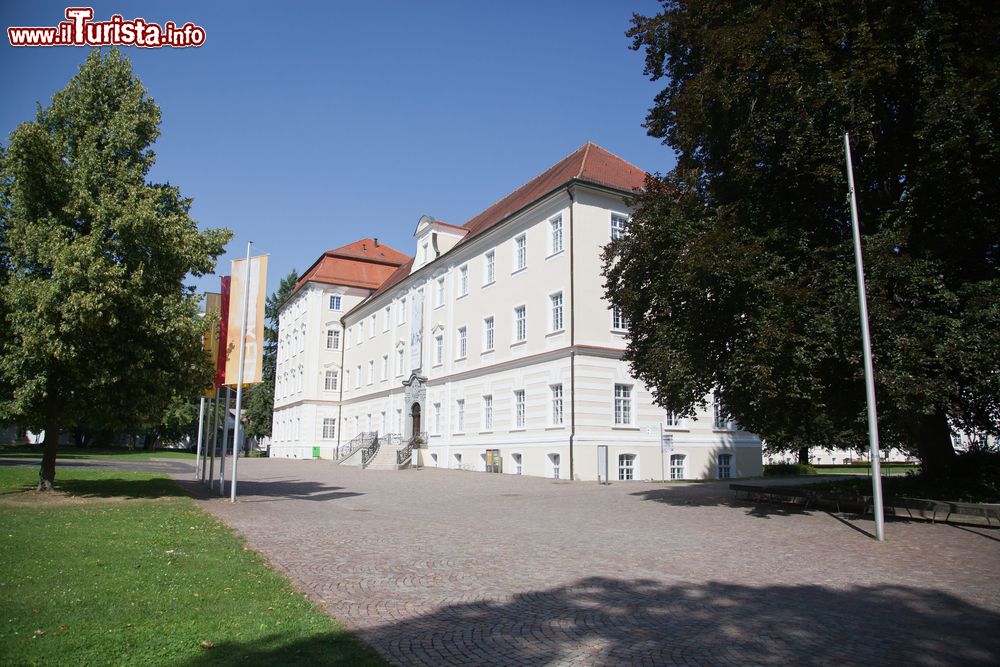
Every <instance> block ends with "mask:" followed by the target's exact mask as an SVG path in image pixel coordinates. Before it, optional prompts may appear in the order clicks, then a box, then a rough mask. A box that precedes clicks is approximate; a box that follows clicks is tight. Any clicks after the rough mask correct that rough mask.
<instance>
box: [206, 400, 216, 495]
mask: <svg viewBox="0 0 1000 667" xmlns="http://www.w3.org/2000/svg"><path fill="white" fill-rule="evenodd" d="M212 405H213V406H214V408H215V409H214V410H212V434H211V436H209V441H210V442H211V443H212V445H211V446H210V447H209V452H208V453H209V458H208V488H209V489H210V490H211V488H212V479H213V478H214V477H215V448H216V446H217V445H218V442H219V388H218V387H216V388H215V402H214V403H213V404H212Z"/></svg>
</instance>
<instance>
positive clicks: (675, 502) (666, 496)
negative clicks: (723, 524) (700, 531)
mask: <svg viewBox="0 0 1000 667" xmlns="http://www.w3.org/2000/svg"><path fill="white" fill-rule="evenodd" d="M630 495H633V496H638V497H640V498H642V499H643V500H651V501H654V502H658V503H665V504H667V505H672V506H674V507H735V508H741V509H744V510H746V514H747V516H753V517H757V518H760V519H770V518H771V517H781V516H797V515H802V514H809V513H810V511H809V510H807V509H806V508H805V507H804V506H803V505H801V504H797V503H770V502H763V501H755V500H748V499H746V498H739V497H737V496H736V495H735V493H734V492H733V491H730V490H729V486H728V485H722V484H713V485H712V486H708V485H705V486H702V487H690V486H687V485H684V486H680V485H678V486H668V487H666V488H662V489H645V490H642V491H636V492H634V493H632V494H630Z"/></svg>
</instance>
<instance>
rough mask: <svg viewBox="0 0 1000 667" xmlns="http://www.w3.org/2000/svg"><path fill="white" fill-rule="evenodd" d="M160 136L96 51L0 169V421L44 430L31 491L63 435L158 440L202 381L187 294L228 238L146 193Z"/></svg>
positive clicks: (140, 92)
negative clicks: (174, 406) (132, 433)
mask: <svg viewBox="0 0 1000 667" xmlns="http://www.w3.org/2000/svg"><path fill="white" fill-rule="evenodd" d="M159 123H160V110H159V107H157V105H156V104H155V103H154V102H153V100H152V99H151V98H150V97H149V96H148V95H147V93H146V90H145V88H143V86H142V84H141V83H140V81H139V80H138V79H137V78H136V77H135V76H134V75H133V74H132V68H131V64H130V63H129V61H128V59H127V58H125V57H124V56H123V55H121V53H120V52H119V51H117V50H115V49H111V50H109V51H107V52H105V53H103V54H102V53H101V52H100V51H98V50H94V51H92V52H91V53H90V54H89V56H88V57H87V60H86V62H85V63H84V64H83V65H82V66H81V67H80V70H79V72H78V74H77V75H76V76H74V77H73V79H72V80H71V81H70V82H69V84H68V85H67V86H66V87H65V88H63V89H62V90H60V91H59V92H57V93H56V94H55V95H54V96H53V98H52V103H51V105H50V106H49V107H47V108H39V111H38V113H37V116H36V118H35V120H34V121H32V122H25V123H22V124H21V125H19V126H18V127H17V128H16V129H15V130H14V132H13V133H12V134H11V136H10V140H9V144H8V146H7V148H6V150H5V152H4V155H3V156H2V163H0V239H2V244H0V266H2V267H3V271H4V275H3V283H2V285H0V316H2V317H3V328H4V337H3V339H2V341H0V388H2V389H3V394H2V395H0V413H2V415H0V416H3V417H6V418H16V419H18V420H20V421H23V422H24V423H26V424H27V425H29V426H32V427H34V428H38V427H43V428H45V431H46V442H45V455H44V458H43V463H42V469H41V483H40V488H51V484H52V480H53V479H54V477H55V456H56V443H57V442H58V437H59V432H60V430H61V429H62V428H63V427H69V426H73V425H76V424H78V423H80V422H81V421H86V422H87V423H88V424H91V425H96V426H101V427H109V428H128V427H135V426H140V427H141V426H144V425H145V426H151V425H154V424H157V423H159V422H160V421H161V418H162V417H163V415H164V412H165V411H166V410H167V407H168V405H170V403H171V402H172V401H173V400H174V399H175V398H176V396H178V395H180V396H190V397H192V398H193V397H195V396H197V395H198V393H199V392H200V390H201V389H202V388H203V387H205V386H208V384H209V383H210V379H211V363H210V360H208V359H207V356H206V355H205V353H204V352H203V351H202V346H201V340H202V335H203V333H204V327H205V322H203V321H202V320H201V319H200V318H199V317H198V296H197V295H195V293H194V288H193V287H186V286H185V285H184V280H185V278H186V276H188V275H194V276H199V275H202V274H205V273H209V272H211V271H212V270H213V269H214V267H215V260H216V258H217V257H218V256H219V255H220V254H221V253H222V252H223V245H224V244H225V243H226V242H227V241H228V240H229V238H230V236H231V233H230V232H229V231H228V230H223V229H210V230H206V231H199V230H198V227H197V224H196V223H195V222H194V221H193V220H192V219H191V217H190V215H189V211H190V207H191V200H190V199H187V198H185V197H183V196H182V195H181V193H180V190H179V189H178V188H177V187H175V186H172V185H169V184H155V183H149V182H147V175H148V173H149V169H150V167H152V165H153V163H154V160H155V154H154V152H153V150H152V144H153V142H154V141H155V140H156V138H157V136H158V135H159Z"/></svg>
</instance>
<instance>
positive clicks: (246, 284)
mask: <svg viewBox="0 0 1000 667" xmlns="http://www.w3.org/2000/svg"><path fill="white" fill-rule="evenodd" d="M252 246H253V241H248V242H247V263H246V275H245V277H244V280H243V321H242V324H241V325H240V370H239V373H238V379H237V381H236V423H235V424H234V425H233V474H232V475H231V477H232V480H231V481H230V482H229V487H230V492H229V502H231V503H235V502H236V464H237V462H239V460H240V453H239V452H240V446H239V443H240V410H241V409H242V407H243V359H244V357H245V355H246V347H247V310H248V309H249V308H250V248H251V247H252Z"/></svg>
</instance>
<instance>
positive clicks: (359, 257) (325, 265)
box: [294, 238, 410, 291]
mask: <svg viewBox="0 0 1000 667" xmlns="http://www.w3.org/2000/svg"><path fill="white" fill-rule="evenodd" d="M409 260H410V256H409V255H405V254H403V253H401V252H399V251H398V250H396V249H395V248H391V247H389V246H387V245H385V244H384V243H379V242H378V241H376V240H375V239H372V238H365V239H361V240H360V241H355V242H354V243H350V244H348V245H345V246H343V247H340V248H335V249H333V250H327V251H326V252H325V253H323V254H322V255H321V256H320V258H319V259H317V260H316V261H315V262H313V265H312V266H310V267H309V268H308V269H307V270H306V272H305V273H303V274H302V277H301V278H299V280H298V282H296V283H295V290H294V291H298V289H299V288H300V287H302V286H303V285H305V284H306V283H307V282H309V281H313V282H318V283H330V284H334V285H347V286H350V287H364V288H367V289H372V290H373V289H376V288H377V287H378V286H379V285H381V284H382V283H384V282H385V280H386V278H388V277H389V276H390V275H392V273H393V272H394V271H395V270H396V267H398V266H399V265H400V264H404V263H406V262H407V261H409Z"/></svg>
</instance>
